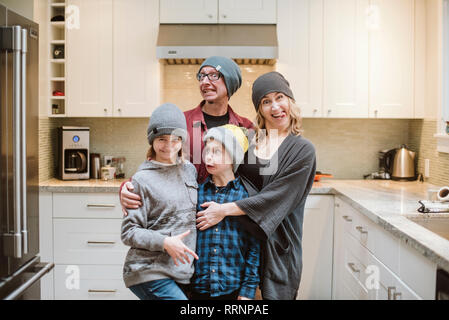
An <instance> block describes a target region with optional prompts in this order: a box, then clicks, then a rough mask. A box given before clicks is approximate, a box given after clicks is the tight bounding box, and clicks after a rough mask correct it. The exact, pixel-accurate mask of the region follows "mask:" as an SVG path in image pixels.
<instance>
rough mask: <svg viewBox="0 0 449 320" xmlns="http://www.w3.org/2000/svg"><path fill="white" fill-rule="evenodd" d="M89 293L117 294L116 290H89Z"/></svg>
mask: <svg viewBox="0 0 449 320" xmlns="http://www.w3.org/2000/svg"><path fill="white" fill-rule="evenodd" d="M88 292H89V293H117V290H97V289H89V290H88Z"/></svg>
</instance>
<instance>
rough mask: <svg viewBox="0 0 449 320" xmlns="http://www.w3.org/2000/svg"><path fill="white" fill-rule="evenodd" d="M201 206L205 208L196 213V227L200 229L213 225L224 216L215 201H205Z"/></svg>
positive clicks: (221, 208)
mask: <svg viewBox="0 0 449 320" xmlns="http://www.w3.org/2000/svg"><path fill="white" fill-rule="evenodd" d="M201 207H202V208H206V210H204V211H200V212H198V213H197V215H196V217H197V219H196V227H197V228H198V229H200V230H201V231H203V230H206V229H209V228H210V227H213V226H215V225H216V224H218V223H219V222H220V221H221V220H223V219H224V218H225V217H226V215H225V212H224V210H223V206H222V205H221V204H218V203H216V202H205V203H203V204H202V205H201Z"/></svg>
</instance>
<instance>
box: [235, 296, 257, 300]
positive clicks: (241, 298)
mask: <svg viewBox="0 0 449 320" xmlns="http://www.w3.org/2000/svg"><path fill="white" fill-rule="evenodd" d="M237 300H253V299H250V298H247V297H242V296H238V298H237Z"/></svg>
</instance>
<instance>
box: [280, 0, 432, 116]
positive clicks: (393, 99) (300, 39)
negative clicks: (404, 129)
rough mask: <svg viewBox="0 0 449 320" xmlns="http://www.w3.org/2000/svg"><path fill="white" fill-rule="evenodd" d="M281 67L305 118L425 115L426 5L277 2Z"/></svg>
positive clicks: (402, 0) (409, 1) (377, 0)
mask: <svg viewBox="0 0 449 320" xmlns="http://www.w3.org/2000/svg"><path fill="white" fill-rule="evenodd" d="M277 20H278V23H277V28H278V41H279V60H278V64H277V66H276V67H277V70H278V71H280V72H281V73H283V74H284V75H285V76H286V78H287V79H288V80H289V81H290V83H291V87H292V90H293V93H294V95H295V98H296V102H297V104H298V106H299V107H300V108H301V111H302V116H303V117H307V118H312V117H317V118H414V117H416V118H419V117H422V115H423V114H424V112H423V110H424V97H425V96H424V85H423V79H424V78H425V45H424V44H425V5H424V4H423V1H422V0H398V1H391V0H315V1H313V0H312V1H311V0H298V1H292V0H278V19H277Z"/></svg>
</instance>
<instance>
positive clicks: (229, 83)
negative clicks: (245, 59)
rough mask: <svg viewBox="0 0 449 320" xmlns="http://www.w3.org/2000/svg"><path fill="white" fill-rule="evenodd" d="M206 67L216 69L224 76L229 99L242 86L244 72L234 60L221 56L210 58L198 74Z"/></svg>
mask: <svg viewBox="0 0 449 320" xmlns="http://www.w3.org/2000/svg"><path fill="white" fill-rule="evenodd" d="M206 66H209V67H213V68H215V69H216V70H217V71H219V72H220V73H221V74H222V75H223V77H224V81H225V84H226V89H227V90H228V98H231V96H232V95H233V94H234V93H235V92H236V91H237V90H238V89H239V88H240V86H241V85H242V72H241V71H240V67H239V66H238V65H237V63H235V62H234V60H232V59H229V58H226V57H220V56H213V57H209V58H207V59H206V60H205V61H204V62H203V64H202V65H201V66H200V69H199V70H198V73H200V72H201V70H202V69H203V68H204V67H206Z"/></svg>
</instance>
